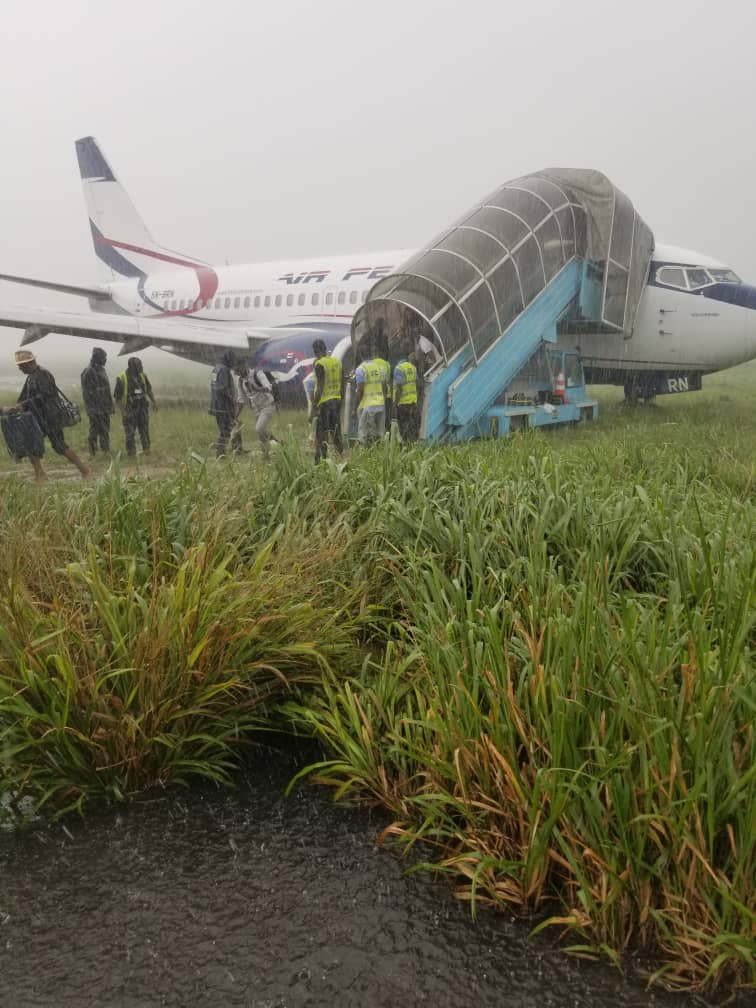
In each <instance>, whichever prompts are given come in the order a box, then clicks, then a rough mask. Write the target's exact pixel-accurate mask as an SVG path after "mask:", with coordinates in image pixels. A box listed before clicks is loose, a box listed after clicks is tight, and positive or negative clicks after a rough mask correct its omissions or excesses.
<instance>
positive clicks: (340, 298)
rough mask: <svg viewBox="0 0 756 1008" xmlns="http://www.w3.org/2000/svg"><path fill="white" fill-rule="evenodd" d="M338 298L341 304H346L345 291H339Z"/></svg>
mask: <svg viewBox="0 0 756 1008" xmlns="http://www.w3.org/2000/svg"><path fill="white" fill-rule="evenodd" d="M337 300H338V302H339V304H346V293H345V292H344V291H339V296H338V298H337Z"/></svg>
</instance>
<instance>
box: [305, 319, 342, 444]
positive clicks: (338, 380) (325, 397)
mask: <svg viewBox="0 0 756 1008" xmlns="http://www.w3.org/2000/svg"><path fill="white" fill-rule="evenodd" d="M312 352H313V353H314V354H315V364H314V365H313V371H314V373H315V392H314V394H313V397H312V410H313V414H314V415H315V417H316V419H315V461H316V462H319V461H320V460H321V459H324V458H325V457H326V456H327V455H328V437H329V435H330V436H331V437H332V438H333V444H334V447H335V448H336V451H337V452H339V454H341V452H342V450H343V445H342V441H341V402H342V395H343V388H342V386H343V382H342V371H341V361H340V360H337V359H336V358H335V357H331V355H330V354H329V353H328V352H327V351H326V345H325V343H324V341H323V340H322V339H316V340H315V342H314V343H313V344H312Z"/></svg>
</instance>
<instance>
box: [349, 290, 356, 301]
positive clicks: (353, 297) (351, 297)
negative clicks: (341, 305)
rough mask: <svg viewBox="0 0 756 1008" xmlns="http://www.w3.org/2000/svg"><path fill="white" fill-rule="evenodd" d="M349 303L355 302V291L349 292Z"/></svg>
mask: <svg viewBox="0 0 756 1008" xmlns="http://www.w3.org/2000/svg"><path fill="white" fill-rule="evenodd" d="M349 304H357V291H350V292H349Z"/></svg>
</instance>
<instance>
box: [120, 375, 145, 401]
mask: <svg viewBox="0 0 756 1008" xmlns="http://www.w3.org/2000/svg"><path fill="white" fill-rule="evenodd" d="M138 378H139V384H140V385H141V386H142V391H143V392H144V395H145V401H146V398H147V383H146V382H145V380H144V371H140V372H139V373H138ZM121 381H122V382H123V405H124V406H125V405H126V400H127V399H128V398H129V372H128V371H124V372H123V374H122V375H121Z"/></svg>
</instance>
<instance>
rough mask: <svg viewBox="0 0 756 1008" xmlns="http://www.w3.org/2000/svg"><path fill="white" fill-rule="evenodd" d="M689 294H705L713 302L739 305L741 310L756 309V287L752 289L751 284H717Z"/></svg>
mask: <svg viewBox="0 0 756 1008" xmlns="http://www.w3.org/2000/svg"><path fill="white" fill-rule="evenodd" d="M689 293H690V294H703V296H704V297H705V298H711V299H712V301H724V302H725V303H726V304H731V305H738V307H739V308H756V287H751V286H750V284H737V283H715V284H712V285H711V286H710V287H704V288H703V289H702V290H698V291H689Z"/></svg>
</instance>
